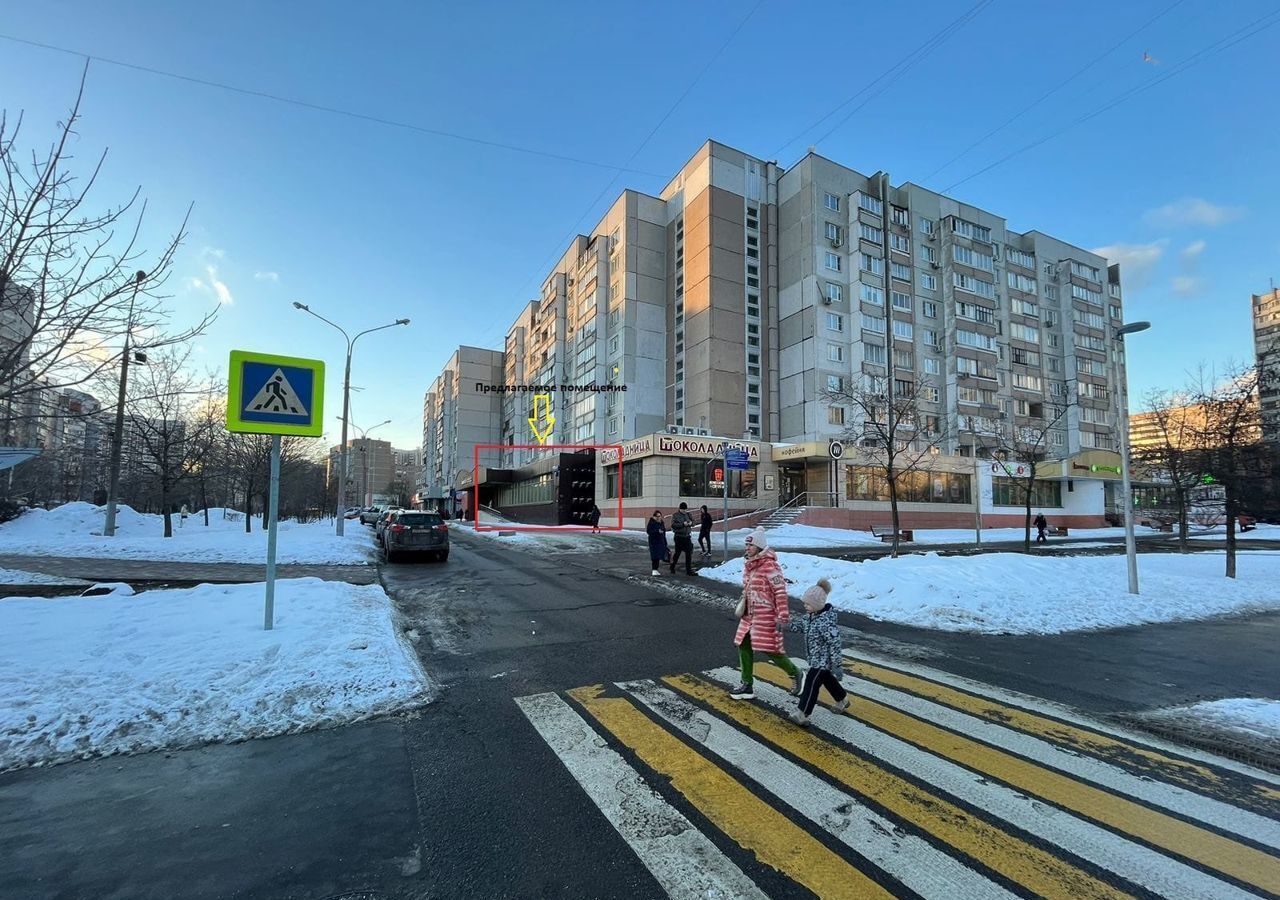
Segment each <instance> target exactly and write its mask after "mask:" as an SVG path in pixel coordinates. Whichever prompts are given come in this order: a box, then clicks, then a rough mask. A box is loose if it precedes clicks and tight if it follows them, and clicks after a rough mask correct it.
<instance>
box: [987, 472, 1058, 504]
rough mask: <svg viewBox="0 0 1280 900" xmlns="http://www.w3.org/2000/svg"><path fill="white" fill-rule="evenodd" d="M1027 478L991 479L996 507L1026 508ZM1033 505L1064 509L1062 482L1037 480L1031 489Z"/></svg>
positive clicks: (992, 495)
mask: <svg viewBox="0 0 1280 900" xmlns="http://www.w3.org/2000/svg"><path fill="white" fill-rule="evenodd" d="M1026 488H1027V481H1026V479H1025V478H1002V477H999V476H997V477H995V478H992V479H991V501H992V503H993V504H994V505H995V506H1017V507H1024V506H1026V503H1027V494H1026ZM1031 505H1032V506H1044V507H1048V508H1050V509H1061V508H1062V482H1060V481H1041V480H1040V479H1038V478H1037V479H1036V480H1035V482H1034V483H1033V484H1032V488H1031Z"/></svg>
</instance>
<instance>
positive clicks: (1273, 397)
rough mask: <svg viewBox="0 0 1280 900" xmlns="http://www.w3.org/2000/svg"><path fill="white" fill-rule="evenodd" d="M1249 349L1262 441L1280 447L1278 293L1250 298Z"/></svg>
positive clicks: (1273, 292)
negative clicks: (1253, 364) (1255, 376)
mask: <svg viewBox="0 0 1280 900" xmlns="http://www.w3.org/2000/svg"><path fill="white" fill-rule="evenodd" d="M1253 348H1254V353H1255V354H1256V356H1257V363H1258V401H1259V403H1260V404H1261V407H1262V436H1263V440H1266V441H1268V442H1270V443H1274V444H1280V290H1276V289H1274V288H1273V289H1272V290H1270V291H1268V292H1267V293H1265V294H1254V295H1253Z"/></svg>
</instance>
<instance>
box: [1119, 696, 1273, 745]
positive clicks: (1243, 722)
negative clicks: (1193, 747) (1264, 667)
mask: <svg viewBox="0 0 1280 900" xmlns="http://www.w3.org/2000/svg"><path fill="white" fill-rule="evenodd" d="M1143 718H1145V719H1150V720H1152V721H1155V722H1160V723H1164V724H1178V723H1181V722H1187V721H1190V722H1194V723H1195V724H1196V725H1198V726H1200V727H1202V728H1211V729H1214V730H1217V731H1223V732H1226V733H1227V734H1228V735H1230V736H1233V737H1236V738H1238V739H1241V740H1246V741H1248V740H1263V741H1277V740H1280V700H1259V699H1255V698H1249V697H1232V698H1228V699H1224V700H1209V701H1206V702H1204V703H1193V704H1192V705H1190V706H1176V707H1171V708H1168V709H1159V710H1155V711H1153V712H1149V713H1144V714H1143Z"/></svg>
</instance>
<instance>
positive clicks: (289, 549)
mask: <svg viewBox="0 0 1280 900" xmlns="http://www.w3.org/2000/svg"><path fill="white" fill-rule="evenodd" d="M209 512H210V516H209V525H208V526H206V525H205V524H204V515H203V514H202V513H193V514H192V515H191V516H189V517H188V518H187V520H186V522H185V524H184V523H183V522H182V519H181V517H179V516H177V515H175V516H174V517H173V537H171V538H166V537H164V536H163V535H164V518H163V517H162V516H159V515H153V514H145V513H138V512H134V511H133V510H132V509H130V508H129V507H127V506H121V507H119V508H118V509H117V511H116V534H115V537H103V536H102V526H103V522H104V520H105V518H106V508H105V507H102V506H94V505H92V504H90V503H68V504H66V505H64V506H59V507H57V508H56V509H51V510H44V509H32V510H28V511H27V512H25V513H23V514H22V515H21V516H19V517H18V518H17V519H14V520H13V521H12V522H7V523H5V524H4V525H0V553H14V554H21V555H29V556H79V557H93V558H97V559H150V560H159V561H163V562H232V563H240V562H243V563H264V562H266V559H267V534H266V532H265V531H263V530H262V528H261V525H262V519H261V517H255V518H254V521H253V523H252V524H253V531H252V532H250V533H249V534H246V533H245V530H244V515H243V513H239V512H235V511H234V510H226V511H224V510H221V509H216V510H210V511H209ZM346 532H347V533H346V535H345V536H343V537H338V536H337V535H336V534H334V525H333V522H332V521H330V520H322V521H319V522H309V523H307V524H305V525H301V524H298V523H297V522H292V521H289V522H281V523H280V526H279V529H278V537H277V540H276V562H278V563H281V564H291V563H305V564H312V565H325V564H330V565H343V564H355V565H359V564H366V563H370V562H372V561H373V550H374V547H373V541H372V538H371V536H370V535H371V533H372V532H371V531H370V530H369V529H368V528H366V527H364V526H362V525H360V523H359V522H348V523H347V528H346Z"/></svg>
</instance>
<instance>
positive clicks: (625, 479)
mask: <svg viewBox="0 0 1280 900" xmlns="http://www.w3.org/2000/svg"><path fill="white" fill-rule="evenodd" d="M604 484H605V488H604V490H605V493H604V495H605V497H607V498H608V499H610V500H615V499H617V498H618V467H617V465H616V464H615V465H612V466H605V467H604ZM622 496H623V497H643V496H644V460H642V459H636V460H632V461H631V462H624V463H623V464H622Z"/></svg>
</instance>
